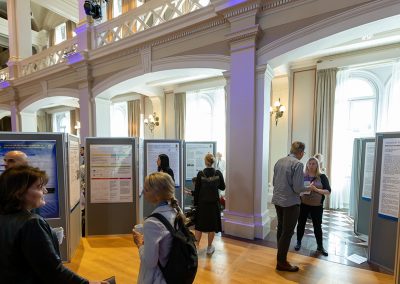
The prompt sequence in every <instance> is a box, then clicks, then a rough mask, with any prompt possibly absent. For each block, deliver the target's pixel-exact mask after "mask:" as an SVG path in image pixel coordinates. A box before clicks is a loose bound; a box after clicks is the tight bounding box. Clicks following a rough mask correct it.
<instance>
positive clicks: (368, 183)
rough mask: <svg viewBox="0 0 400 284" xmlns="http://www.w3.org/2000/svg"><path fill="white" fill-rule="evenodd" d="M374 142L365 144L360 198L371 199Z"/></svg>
mask: <svg viewBox="0 0 400 284" xmlns="http://www.w3.org/2000/svg"><path fill="white" fill-rule="evenodd" d="M374 160H375V142H366V143H365V160H364V178H363V188H362V198H365V199H369V200H370V199H371V198H372V181H373V175H374Z"/></svg>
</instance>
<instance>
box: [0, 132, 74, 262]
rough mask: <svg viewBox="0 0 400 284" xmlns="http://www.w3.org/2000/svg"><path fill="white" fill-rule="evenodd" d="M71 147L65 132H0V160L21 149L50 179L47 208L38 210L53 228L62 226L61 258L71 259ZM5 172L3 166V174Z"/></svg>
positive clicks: (46, 197)
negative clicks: (68, 158)
mask: <svg viewBox="0 0 400 284" xmlns="http://www.w3.org/2000/svg"><path fill="white" fill-rule="evenodd" d="M67 148H68V144H67V135H66V134H64V133H14V132H2V133H0V159H1V161H3V159H4V154H5V153H6V152H8V151H12V150H19V151H22V152H25V153H26V154H27V156H28V162H29V164H30V165H32V166H35V167H39V168H40V169H42V170H45V171H46V173H47V175H48V176H49V182H48V183H47V186H46V187H47V189H48V194H46V195H45V200H46V205H45V206H44V207H42V208H40V209H39V210H38V213H39V214H40V215H41V216H43V217H44V218H45V219H46V221H47V222H48V223H49V225H50V226H51V227H53V228H56V227H63V228H64V234H65V236H66V237H65V239H64V241H63V243H62V245H61V246H60V253H61V259H62V260H64V261H68V260H70V258H71V248H70V242H69V240H70V233H71V224H70V211H71V210H70V207H69V202H68V200H69V199H68V198H69V193H68V189H69V187H68V167H66V165H68V160H67V154H68V149H67ZM3 170H4V165H2V167H1V169H0V171H3Z"/></svg>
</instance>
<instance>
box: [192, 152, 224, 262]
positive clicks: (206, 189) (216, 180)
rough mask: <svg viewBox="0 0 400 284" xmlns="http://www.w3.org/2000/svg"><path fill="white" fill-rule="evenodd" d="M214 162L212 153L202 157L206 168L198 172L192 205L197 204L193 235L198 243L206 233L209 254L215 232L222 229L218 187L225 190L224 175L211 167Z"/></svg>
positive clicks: (212, 248)
mask: <svg viewBox="0 0 400 284" xmlns="http://www.w3.org/2000/svg"><path fill="white" fill-rule="evenodd" d="M214 162H215V159H214V156H213V155H212V154H207V155H206V156H205V157H204V163H205V165H206V168H205V169H204V170H202V171H200V172H198V174H197V178H196V184H195V190H194V205H195V206H197V213H196V221H195V230H196V231H195V236H196V240H197V242H198V243H200V239H201V235H202V233H203V232H206V233H208V247H207V254H209V255H211V254H213V253H214V251H215V247H214V246H213V245H212V242H213V240H214V236H215V233H218V232H221V231H222V226H221V204H220V203H219V193H218V189H220V190H225V182H224V177H223V175H222V173H221V172H220V171H219V170H216V169H214V168H213V164H214Z"/></svg>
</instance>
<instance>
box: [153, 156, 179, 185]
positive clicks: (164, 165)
mask: <svg viewBox="0 0 400 284" xmlns="http://www.w3.org/2000/svg"><path fill="white" fill-rule="evenodd" d="M157 170H158V172H163V173H167V174H169V175H170V176H171V177H172V180H173V181H175V178H174V171H173V170H172V169H171V167H170V166H169V157H168V156H167V155H166V154H160V155H158V159H157Z"/></svg>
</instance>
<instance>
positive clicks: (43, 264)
mask: <svg viewBox="0 0 400 284" xmlns="http://www.w3.org/2000/svg"><path fill="white" fill-rule="evenodd" d="M47 181H48V177H47V175H46V173H45V172H44V171H41V170H39V169H38V168H34V167H30V166H17V167H14V168H10V169H7V170H6V171H5V172H4V173H3V174H2V175H1V176H0V189H1V190H0V251H1V253H0V277H1V278H0V279H1V281H0V282H1V283H24V284H39V283H40V284H42V283H48V284H54V283H57V284H83V283H84V284H86V283H93V284H94V283H108V282H89V281H88V280H86V279H84V278H82V277H80V276H79V275H77V274H75V273H74V272H72V271H70V270H69V269H67V268H66V267H64V265H63V264H62V262H61V259H60V256H59V254H58V240H57V238H56V237H55V235H54V234H53V233H52V229H51V228H50V226H49V224H47V222H46V221H45V220H44V219H43V218H42V217H41V216H39V215H37V214H34V213H32V212H31V210H33V209H36V208H39V207H41V206H43V205H44V204H45V201H44V199H43V196H44V194H45V193H47V190H46V187H45V185H46V183H47Z"/></svg>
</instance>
